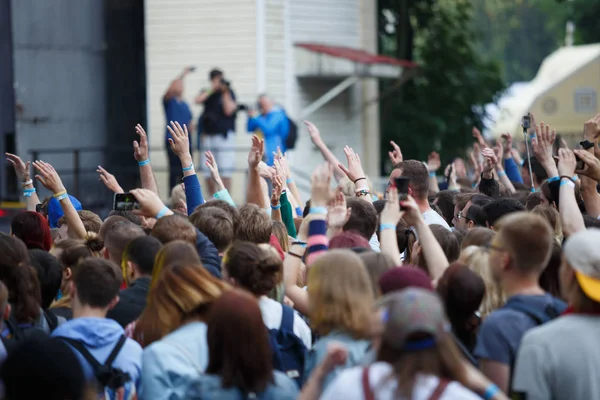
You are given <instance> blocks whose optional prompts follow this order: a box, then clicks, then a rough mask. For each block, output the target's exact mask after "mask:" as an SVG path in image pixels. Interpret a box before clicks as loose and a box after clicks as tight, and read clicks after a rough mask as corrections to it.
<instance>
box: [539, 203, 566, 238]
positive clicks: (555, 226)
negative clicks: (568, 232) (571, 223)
mask: <svg viewBox="0 0 600 400" xmlns="http://www.w3.org/2000/svg"><path fill="white" fill-rule="evenodd" d="M531 212H532V213H533V214H538V215H541V216H542V217H543V218H544V219H545V220H546V221H548V223H549V224H550V226H551V227H552V231H553V232H554V238H555V239H556V241H557V242H558V243H562V240H563V231H562V223H561V222H560V214H559V213H558V211H556V209H555V208H553V207H550V206H548V205H539V206H537V207H535V208H534V209H533V210H532V211H531Z"/></svg>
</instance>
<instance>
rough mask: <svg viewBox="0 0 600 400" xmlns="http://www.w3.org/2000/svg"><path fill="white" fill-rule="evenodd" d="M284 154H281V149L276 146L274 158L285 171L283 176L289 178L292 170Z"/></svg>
mask: <svg viewBox="0 0 600 400" xmlns="http://www.w3.org/2000/svg"><path fill="white" fill-rule="evenodd" d="M286 154H287V153H286ZM286 154H283V153H282V152H281V149H280V148H279V147H278V148H277V157H276V160H277V161H279V164H280V165H281V167H282V168H283V170H284V171H285V177H286V179H289V178H291V177H292V171H291V170H290V163H289V162H288V159H287V156H286Z"/></svg>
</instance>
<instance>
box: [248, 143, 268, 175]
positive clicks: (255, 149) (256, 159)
mask: <svg viewBox="0 0 600 400" xmlns="http://www.w3.org/2000/svg"><path fill="white" fill-rule="evenodd" d="M264 155H265V142H264V140H262V139H259V137H258V136H256V135H252V147H251V148H250V152H249V153H248V167H250V168H252V169H255V168H256V167H258V164H259V163H260V162H261V161H262V159H263V156H264Z"/></svg>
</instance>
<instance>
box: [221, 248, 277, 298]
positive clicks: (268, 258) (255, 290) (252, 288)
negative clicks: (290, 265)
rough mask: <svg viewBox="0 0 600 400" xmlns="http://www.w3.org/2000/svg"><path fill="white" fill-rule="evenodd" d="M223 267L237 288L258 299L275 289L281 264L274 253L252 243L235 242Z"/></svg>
mask: <svg viewBox="0 0 600 400" xmlns="http://www.w3.org/2000/svg"><path fill="white" fill-rule="evenodd" d="M223 267H224V268H225V270H226V271H227V274H228V275H229V277H230V278H233V279H235V282H236V284H237V285H238V286H240V287H241V288H243V289H246V290H248V291H249V292H251V293H252V294H254V295H255V296H257V297H258V296H263V295H266V294H267V293H269V292H270V291H271V290H273V289H274V288H275V285H276V284H277V282H278V281H279V280H280V279H279V278H280V277H281V274H282V270H283V262H282V261H281V258H279V257H278V256H277V255H276V254H275V253H273V252H269V251H266V250H263V249H261V248H260V246H258V245H256V244H254V243H251V242H243V241H236V242H234V243H233V244H232V245H231V247H230V248H229V250H228V251H227V254H226V255H225V257H224V258H223Z"/></svg>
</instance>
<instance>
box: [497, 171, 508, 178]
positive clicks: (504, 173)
mask: <svg viewBox="0 0 600 400" xmlns="http://www.w3.org/2000/svg"><path fill="white" fill-rule="evenodd" d="M498 176H499V177H503V176H506V172H505V171H500V172H498Z"/></svg>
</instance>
